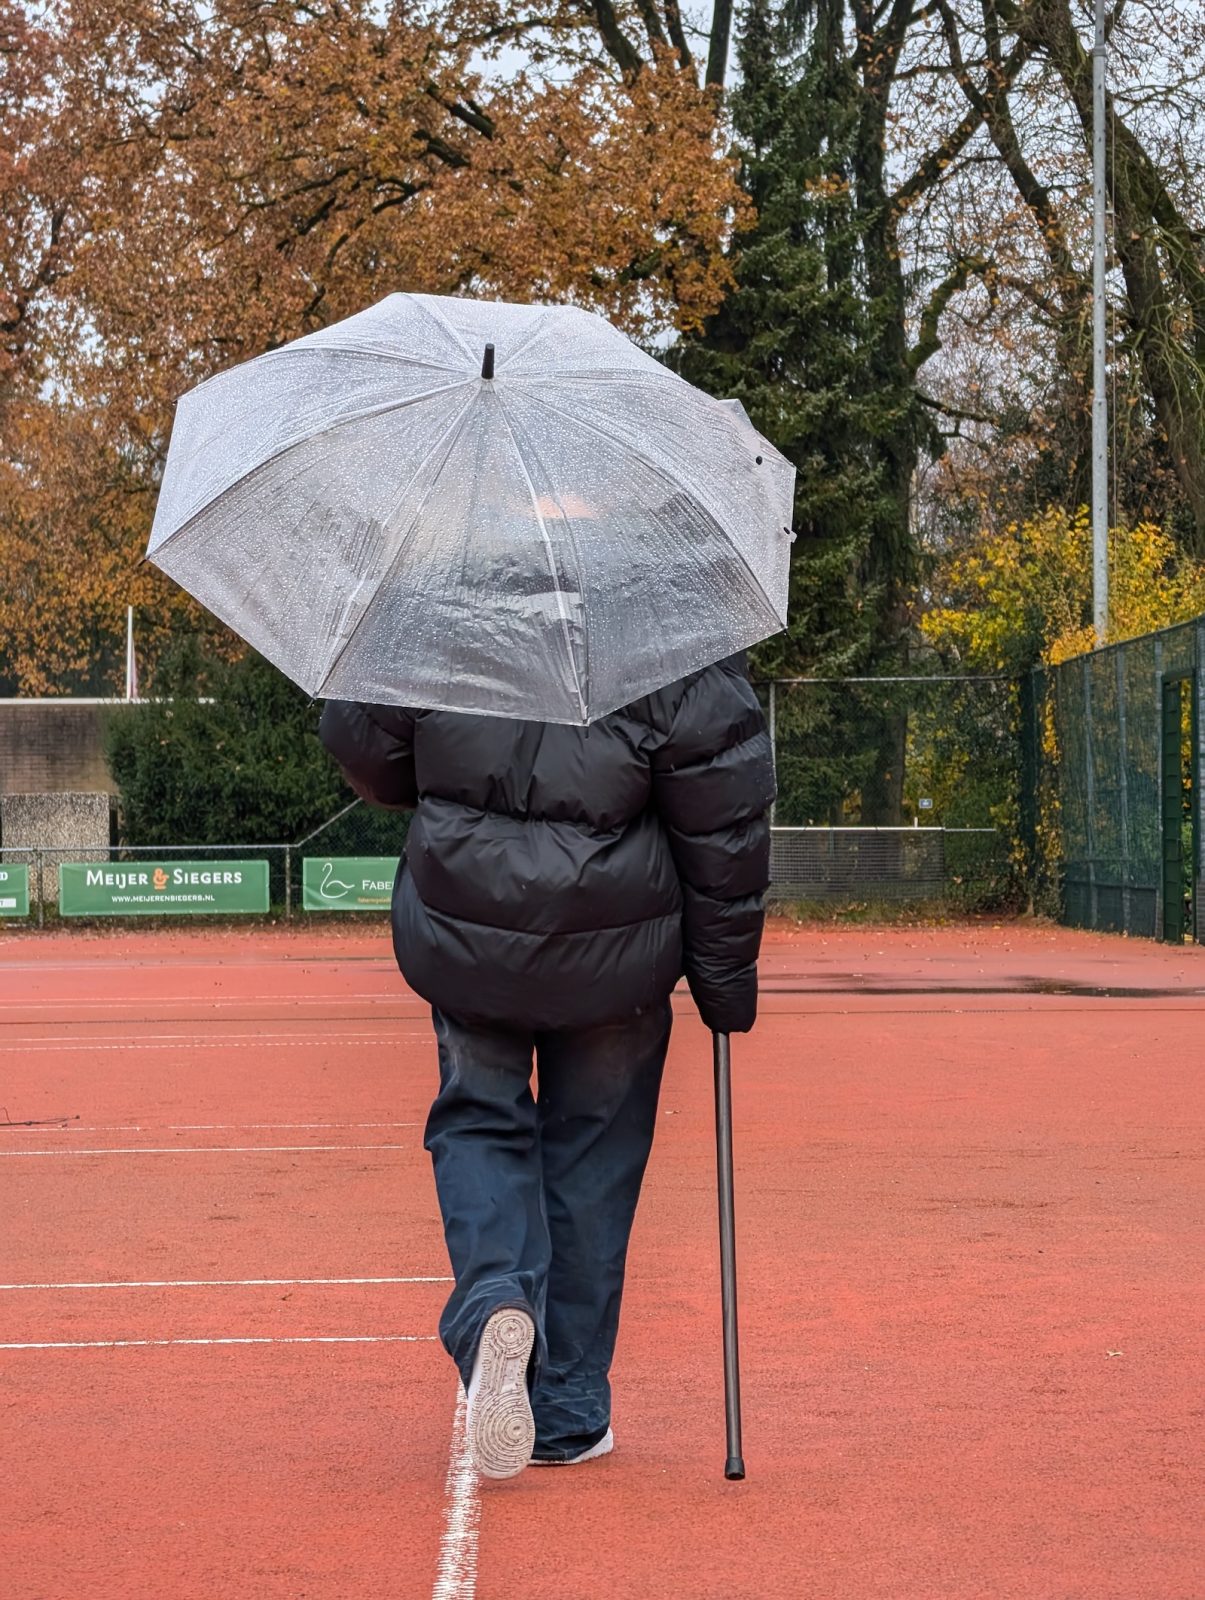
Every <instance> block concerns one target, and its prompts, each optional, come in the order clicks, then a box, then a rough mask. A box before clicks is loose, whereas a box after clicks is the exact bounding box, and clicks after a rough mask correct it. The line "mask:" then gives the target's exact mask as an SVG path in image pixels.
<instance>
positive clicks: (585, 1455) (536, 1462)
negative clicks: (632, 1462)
mask: <svg viewBox="0 0 1205 1600" xmlns="http://www.w3.org/2000/svg"><path fill="white" fill-rule="evenodd" d="M614 1448H615V1435H614V1434H613V1433H612V1432H611V1430H610V1428H608V1429H607V1431H606V1433H604V1434H603V1436H602V1438H601V1439H600V1440H599V1441H598V1443H597V1444H592V1445H591V1446H590V1448H589V1449H588V1450H583V1451H582V1453H581V1455H580V1456H567V1457H566V1458H565V1460H564V1461H541V1460H540V1459H539V1457H538V1456H533V1457H532V1460H531V1465H532V1466H533V1467H580V1466H581V1464H582V1462H583V1461H597V1460H598V1458H599V1456H609V1455H610V1454H611V1451H612V1450H614Z"/></svg>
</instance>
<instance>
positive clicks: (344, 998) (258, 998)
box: [0, 966, 411, 1012]
mask: <svg viewBox="0 0 1205 1600" xmlns="http://www.w3.org/2000/svg"><path fill="white" fill-rule="evenodd" d="M3 972H4V968H3V966H0V975H3ZM410 998H411V994H410V991H409V990H408V989H399V990H398V991H397V993H396V994H382V993H381V992H380V990H379V989H374V990H373V991H372V993H371V994H342V993H340V994H317V995H300V994H261V995H237V994H234V995H226V996H222V995H213V996H209V995H201V994H171V995H159V994H157V995H155V996H154V1002H155V1004H156V1005H157V1006H214V1007H220V1006H273V1005H286V1006H341V1005H347V1004H350V1002H352V1001H353V1000H354V1001H356V1002H359V1003H367V1004H368V1005H373V1006H386V1005H401V1004H403V1003H404V1002H405V1001H407V1000H409V999H410ZM63 1006H89V1007H91V1008H92V1009H93V1010H95V1011H100V1010H113V1011H118V1010H120V1011H128V1010H129V1009H130V1002H129V1001H128V1000H90V999H88V998H87V997H86V996H79V997H76V998H74V999H71V998H66V997H65V998H63V999H62V1000H0V1012H2V1011H5V1010H8V1011H33V1010H35V1009H37V1010H47V1011H57V1010H61V1009H62V1008H63Z"/></svg>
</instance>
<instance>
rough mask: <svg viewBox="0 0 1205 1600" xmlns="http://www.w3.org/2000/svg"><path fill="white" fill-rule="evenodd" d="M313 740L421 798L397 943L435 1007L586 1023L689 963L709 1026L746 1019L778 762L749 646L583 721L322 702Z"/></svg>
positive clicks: (387, 789)
mask: <svg viewBox="0 0 1205 1600" xmlns="http://www.w3.org/2000/svg"><path fill="white" fill-rule="evenodd" d="M321 734H322V741H323V743H324V744H325V745H326V747H327V749H328V750H329V751H330V752H331V754H332V755H333V756H334V757H335V759H336V760H337V761H338V762H339V764H340V766H341V767H342V768H343V771H344V773H345V774H346V776H347V779H348V781H349V782H350V784H351V786H352V788H353V789H355V790H356V792H357V793H358V794H360V795H361V796H362V797H363V798H364V799H365V800H367V801H369V802H370V803H372V804H374V805H380V806H388V807H393V808H396V809H401V810H405V809H410V808H417V815H416V816H415V819H414V822H413V823H412V825H411V828H410V835H409V840H408V844H407V858H408V865H409V870H408V871H403V872H402V873H400V874H399V875H398V881H397V886H396V888H395V891H394V899H393V938H394V948H395V949H396V951H397V958H398V964H399V966H400V967H401V969H402V972H403V974H404V975H405V977H406V980H407V982H408V983H409V984H410V985H411V987H412V988H413V989H415V990H416V991H417V992H418V993H419V994H420V995H422V996H423V997H424V999H426V1000H428V1001H430V1002H431V1003H432V1004H433V1005H435V1006H438V1007H439V1009H440V1010H441V1011H445V1012H448V1013H450V1014H451V1015H453V1016H458V1017H462V1018H464V1019H465V1020H468V1021H476V1022H485V1023H491V1024H494V1025H496V1026H499V1027H507V1026H513V1027H522V1028H531V1029H533V1030H535V1031H540V1030H544V1029H558V1028H581V1027H590V1026H593V1025H595V1024H598V1023H604V1022H613V1021H618V1020H619V1019H620V1018H622V1017H625V1016H628V1015H630V1014H631V1013H632V1012H634V1011H636V1010H638V1009H640V1008H641V1007H646V1006H650V1005H655V1004H657V1003H659V1002H661V1001H663V1000H664V999H665V997H666V995H668V993H669V992H670V990H671V989H672V988H673V986H674V984H675V983H676V982H677V981H678V979H679V978H680V977H681V976H682V973H683V972H685V973H686V975H687V977H688V979H689V981H690V987H691V991H692V993H693V994H694V997H695V1000H696V1002H697V1003H698V1007H699V1010H700V1012H701V1014H702V1017H703V1020H704V1022H705V1023H706V1024H707V1025H708V1027H710V1028H713V1029H715V1030H717V1031H719V1032H731V1033H737V1032H743V1031H745V1030H747V1029H749V1028H751V1027H752V1026H753V1020H754V1016H755V1014H756V1010H757V953H758V948H759V945H760V943H761V933H762V923H763V918H764V913H763V909H762V895H763V892H764V890H765V888H766V885H767V883H768V881H769V860H770V833H769V824H768V820H767V811H768V808H769V805H770V802H771V800H772V798H773V794H774V774H773V765H772V761H771V754H770V741H769V738H768V736H767V733H766V727H765V722H764V720H763V717H762V713H761V708H760V707H759V705H758V703H757V698H756V696H755V695H754V692H753V689H752V687H751V685H750V683H749V679H748V676H747V674H746V671H745V668H744V663H743V659H741V658H734V659H733V660H731V661H727V662H723V663H721V664H719V665H718V666H714V667H709V668H707V670H706V671H704V672H700V673H696V674H694V675H692V676H691V677H689V678H687V679H685V680H684V681H683V682H681V683H678V684H675V685H673V686H672V687H671V688H668V689H662V690H660V691H659V692H658V693H657V694H654V695H650V696H648V697H647V698H645V699H643V700H640V701H638V702H636V704H634V705H632V706H629V707H628V708H627V709H626V710H624V711H620V712H616V713H615V714H614V715H612V716H609V717H605V718H603V720H602V721H600V722H596V723H595V724H594V725H593V726H592V727H591V728H590V729H589V730H588V731H587V730H585V729H581V728H570V727H561V726H557V725H553V724H547V723H534V722H515V721H510V720H507V719H504V718H495V717H482V716H460V715H454V714H452V713H449V712H444V711H406V710H401V709H398V708H395V707H387V706H365V705H355V704H349V703H346V702H343V701H330V702H328V703H327V705H326V707H325V709H324V711H323V714H322V725H321Z"/></svg>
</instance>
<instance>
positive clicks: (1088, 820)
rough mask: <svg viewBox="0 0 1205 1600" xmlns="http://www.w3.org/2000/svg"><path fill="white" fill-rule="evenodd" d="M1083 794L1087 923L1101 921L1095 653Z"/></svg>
mask: <svg viewBox="0 0 1205 1600" xmlns="http://www.w3.org/2000/svg"><path fill="white" fill-rule="evenodd" d="M1083 676H1084V798H1085V807H1084V811H1085V816H1084V833H1085V835H1086V838H1085V843H1086V844H1087V846H1088V926H1089V927H1090V928H1095V927H1096V925H1097V921H1098V916H1097V906H1096V755H1095V740H1094V739H1093V737H1092V732H1093V729H1092V657H1091V656H1085V657H1084V673H1083Z"/></svg>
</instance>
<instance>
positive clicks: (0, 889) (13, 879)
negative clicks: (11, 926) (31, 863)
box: [0, 866, 29, 917]
mask: <svg viewBox="0 0 1205 1600" xmlns="http://www.w3.org/2000/svg"><path fill="white" fill-rule="evenodd" d="M28 915H29V868H28V867H3V866H0V917H27V916H28Z"/></svg>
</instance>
